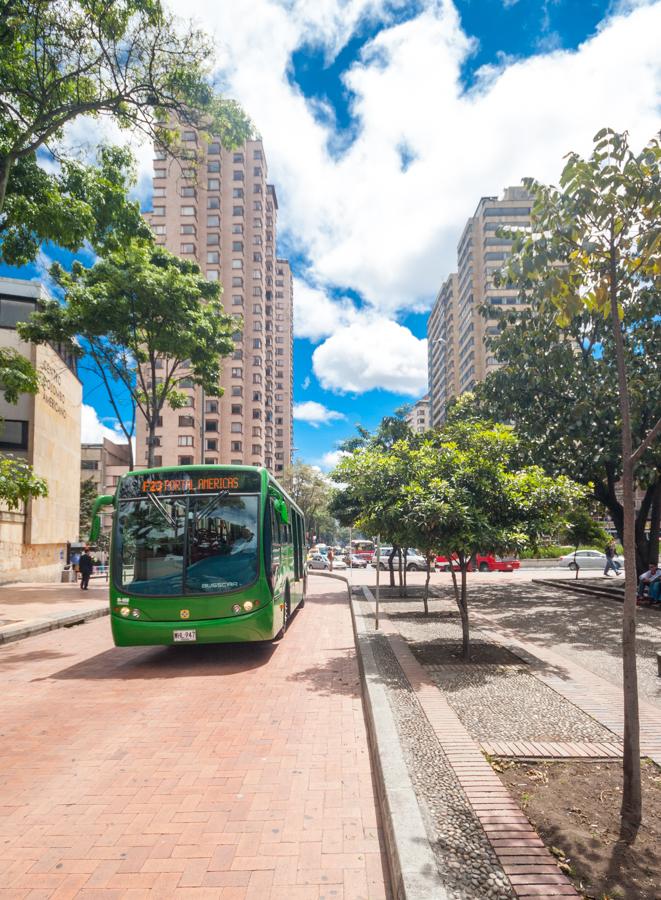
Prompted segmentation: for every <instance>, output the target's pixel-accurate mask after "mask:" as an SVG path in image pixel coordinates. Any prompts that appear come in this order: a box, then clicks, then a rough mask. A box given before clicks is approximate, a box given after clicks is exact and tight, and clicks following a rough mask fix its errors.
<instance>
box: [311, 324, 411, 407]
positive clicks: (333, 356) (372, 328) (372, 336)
mask: <svg viewBox="0 0 661 900" xmlns="http://www.w3.org/2000/svg"><path fill="white" fill-rule="evenodd" d="M312 366H313V369H314V373H315V375H316V376H317V379H318V381H319V383H320V384H321V386H322V387H323V388H325V389H326V390H330V391H335V392H336V393H340V394H346V393H356V394H362V393H364V392H365V391H369V390H372V389H373V388H384V389H385V390H388V391H392V392H393V393H395V394H403V395H406V396H417V395H420V394H424V393H425V391H426V390H427V341H426V340H420V339H419V338H416V337H415V336H414V335H413V334H412V333H411V331H410V330H409V329H408V328H404V327H403V326H402V325H399V324H398V323H397V322H393V321H390V320H388V319H383V318H377V317H373V316H369V315H368V316H364V317H363V318H362V320H361V321H357V322H354V323H353V324H351V325H347V326H344V327H342V328H339V329H338V330H337V331H336V332H335V334H333V335H332V336H331V337H329V338H328V339H327V340H326V341H324V343H323V344H321V345H320V346H319V347H317V348H316V350H315V351H314V353H313V354H312Z"/></svg>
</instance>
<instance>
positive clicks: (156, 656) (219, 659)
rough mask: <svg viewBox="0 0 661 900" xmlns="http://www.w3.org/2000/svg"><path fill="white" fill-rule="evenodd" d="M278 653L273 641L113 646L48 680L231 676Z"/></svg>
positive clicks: (265, 661) (259, 665) (55, 674)
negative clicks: (166, 645)
mask: <svg viewBox="0 0 661 900" xmlns="http://www.w3.org/2000/svg"><path fill="white" fill-rule="evenodd" d="M276 650H277V644H273V643H271V642H270V641H269V642H264V643H259V644H198V645H196V646H194V647H190V646H181V647H180V646H176V647H175V646H169V647H114V648H113V649H112V650H106V651H104V652H103V653H98V654H97V655H96V656H93V657H91V658H90V659H86V660H84V661H83V662H80V663H76V665H73V666H69V667H68V668H66V669H62V670H61V671H59V672H55V673H53V674H52V675H49V676H48V677H49V678H53V679H55V680H58V681H59V680H67V681H68V680H71V681H78V680H83V681H96V680H99V681H103V680H106V679H110V680H112V679H120V680H133V679H137V680H140V679H145V680H148V679H153V678H157V679H158V678H164V679H167V678H204V677H206V676H209V675H232V674H236V673H239V672H249V671H251V670H252V669H258V668H260V667H261V666H264V665H266V663H268V661H269V660H270V658H271V657H272V656H273V654H274V653H275V652H276Z"/></svg>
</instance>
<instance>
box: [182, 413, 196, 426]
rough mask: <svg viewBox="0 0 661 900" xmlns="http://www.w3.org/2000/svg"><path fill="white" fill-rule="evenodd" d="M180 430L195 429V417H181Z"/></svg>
mask: <svg viewBox="0 0 661 900" xmlns="http://www.w3.org/2000/svg"><path fill="white" fill-rule="evenodd" d="M179 427H180V428H195V419H194V418H193V416H179Z"/></svg>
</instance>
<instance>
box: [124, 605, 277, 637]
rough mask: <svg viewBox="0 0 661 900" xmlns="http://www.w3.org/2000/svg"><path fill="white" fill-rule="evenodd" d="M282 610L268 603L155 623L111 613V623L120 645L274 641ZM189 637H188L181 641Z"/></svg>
mask: <svg viewBox="0 0 661 900" xmlns="http://www.w3.org/2000/svg"><path fill="white" fill-rule="evenodd" d="M274 611H275V612H274ZM278 613H280V608H279V605H278V604H277V603H276V604H273V603H269V605H268V606H266V607H264V608H263V609H258V610H256V611H255V612H252V613H246V614H244V615H238V616H231V617H228V618H223V619H200V620H197V621H181V622H153V621H149V620H147V619H134V618H123V617H122V616H118V615H115V614H114V613H111V615H110V623H111V627H112V636H113V639H114V641H115V646H116V647H136V646H153V645H159V646H162V645H164V644H180V643H181V644H185V643H188V644H229V643H243V642H247V641H270V640H273V638H274V637H275V635H276V634H277V632H278V631H279V630H280V626H281V624H282V622H281V617H280V616H279V615H277V614H278ZM274 615H275V620H274ZM276 622H277V624H276ZM175 632H177V634H178V636H179V639H177V636H176V635H175ZM191 632H193V633H194V638H193V639H190V633H191ZM186 636H187V639H184V640H181V638H182V637H186Z"/></svg>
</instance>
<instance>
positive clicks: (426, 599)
mask: <svg viewBox="0 0 661 900" xmlns="http://www.w3.org/2000/svg"><path fill="white" fill-rule="evenodd" d="M430 578H431V559H430V558H429V557H427V578H426V579H425V592H424V594H423V595H422V603H423V606H424V607H425V615H426V616H428V615H429V579H430Z"/></svg>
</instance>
